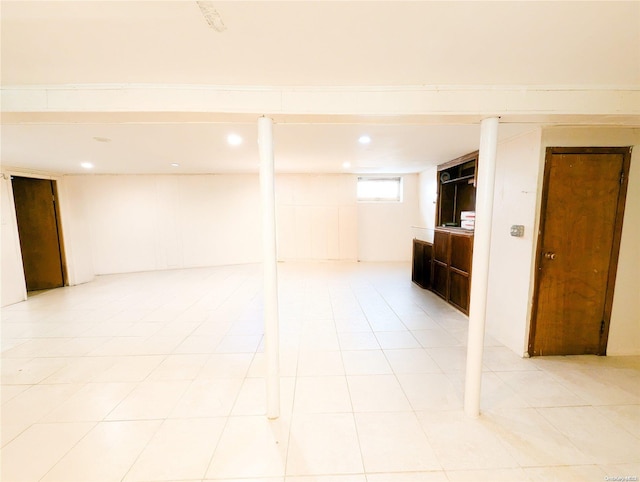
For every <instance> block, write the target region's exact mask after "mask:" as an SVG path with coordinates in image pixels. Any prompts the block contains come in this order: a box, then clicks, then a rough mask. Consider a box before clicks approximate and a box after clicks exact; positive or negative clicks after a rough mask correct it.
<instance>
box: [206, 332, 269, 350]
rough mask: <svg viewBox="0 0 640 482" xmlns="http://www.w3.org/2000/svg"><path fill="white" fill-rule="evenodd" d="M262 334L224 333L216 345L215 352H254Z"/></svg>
mask: <svg viewBox="0 0 640 482" xmlns="http://www.w3.org/2000/svg"><path fill="white" fill-rule="evenodd" d="M261 339H262V335H225V336H224V337H223V338H222V340H220V343H219V344H218V346H216V349H215V352H216V353H255V352H256V350H257V349H258V345H259V344H260V340H261Z"/></svg>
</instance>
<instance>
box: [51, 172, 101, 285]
mask: <svg viewBox="0 0 640 482" xmlns="http://www.w3.org/2000/svg"><path fill="white" fill-rule="evenodd" d="M82 179H83V178H82V177H79V176H64V177H63V178H62V179H60V180H59V181H58V182H57V187H58V199H59V202H60V221H61V224H62V237H63V240H64V254H65V258H66V265H67V276H68V282H69V284H70V285H77V284H81V283H86V282H88V281H91V280H92V279H93V278H94V275H95V270H94V267H93V253H92V243H91V233H90V231H89V219H90V214H89V212H88V209H87V202H86V197H85V194H84V182H82Z"/></svg>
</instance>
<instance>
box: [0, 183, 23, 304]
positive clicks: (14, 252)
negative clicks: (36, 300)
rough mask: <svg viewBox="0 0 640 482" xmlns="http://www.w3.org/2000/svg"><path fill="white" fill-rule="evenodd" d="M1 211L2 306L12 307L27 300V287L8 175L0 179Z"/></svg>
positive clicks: (0, 297)
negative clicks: (11, 305)
mask: <svg viewBox="0 0 640 482" xmlns="http://www.w3.org/2000/svg"><path fill="white" fill-rule="evenodd" d="M0 188H1V191H0V194H1V195H2V198H1V199H0V209H1V221H0V222H1V223H2V226H1V229H0V231H1V233H2V239H1V242H2V244H1V245H0V251H1V258H2V264H1V266H2V280H1V282H2V289H1V293H0V304H1V305H2V306H6V305H10V304H13V303H17V302H19V301H23V300H26V299H27V287H26V283H25V279H24V270H23V269H22V256H21V254H20V238H19V237H18V223H17V220H16V210H15V206H14V203H13V190H12V189H11V180H10V176H9V175H8V174H4V175H3V176H2V178H0Z"/></svg>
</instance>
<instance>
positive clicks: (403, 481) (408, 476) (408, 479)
mask: <svg viewBox="0 0 640 482" xmlns="http://www.w3.org/2000/svg"><path fill="white" fill-rule="evenodd" d="M367 482H448V479H447V476H446V475H445V473H444V472H443V471H430V472H395V473H380V474H367Z"/></svg>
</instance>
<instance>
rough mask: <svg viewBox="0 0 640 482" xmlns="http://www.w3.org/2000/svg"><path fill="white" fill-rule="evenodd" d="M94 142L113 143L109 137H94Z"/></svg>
mask: <svg viewBox="0 0 640 482" xmlns="http://www.w3.org/2000/svg"><path fill="white" fill-rule="evenodd" d="M93 140H94V141H98V142H111V139H109V138H108V137H98V136H96V137H94V138H93Z"/></svg>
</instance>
